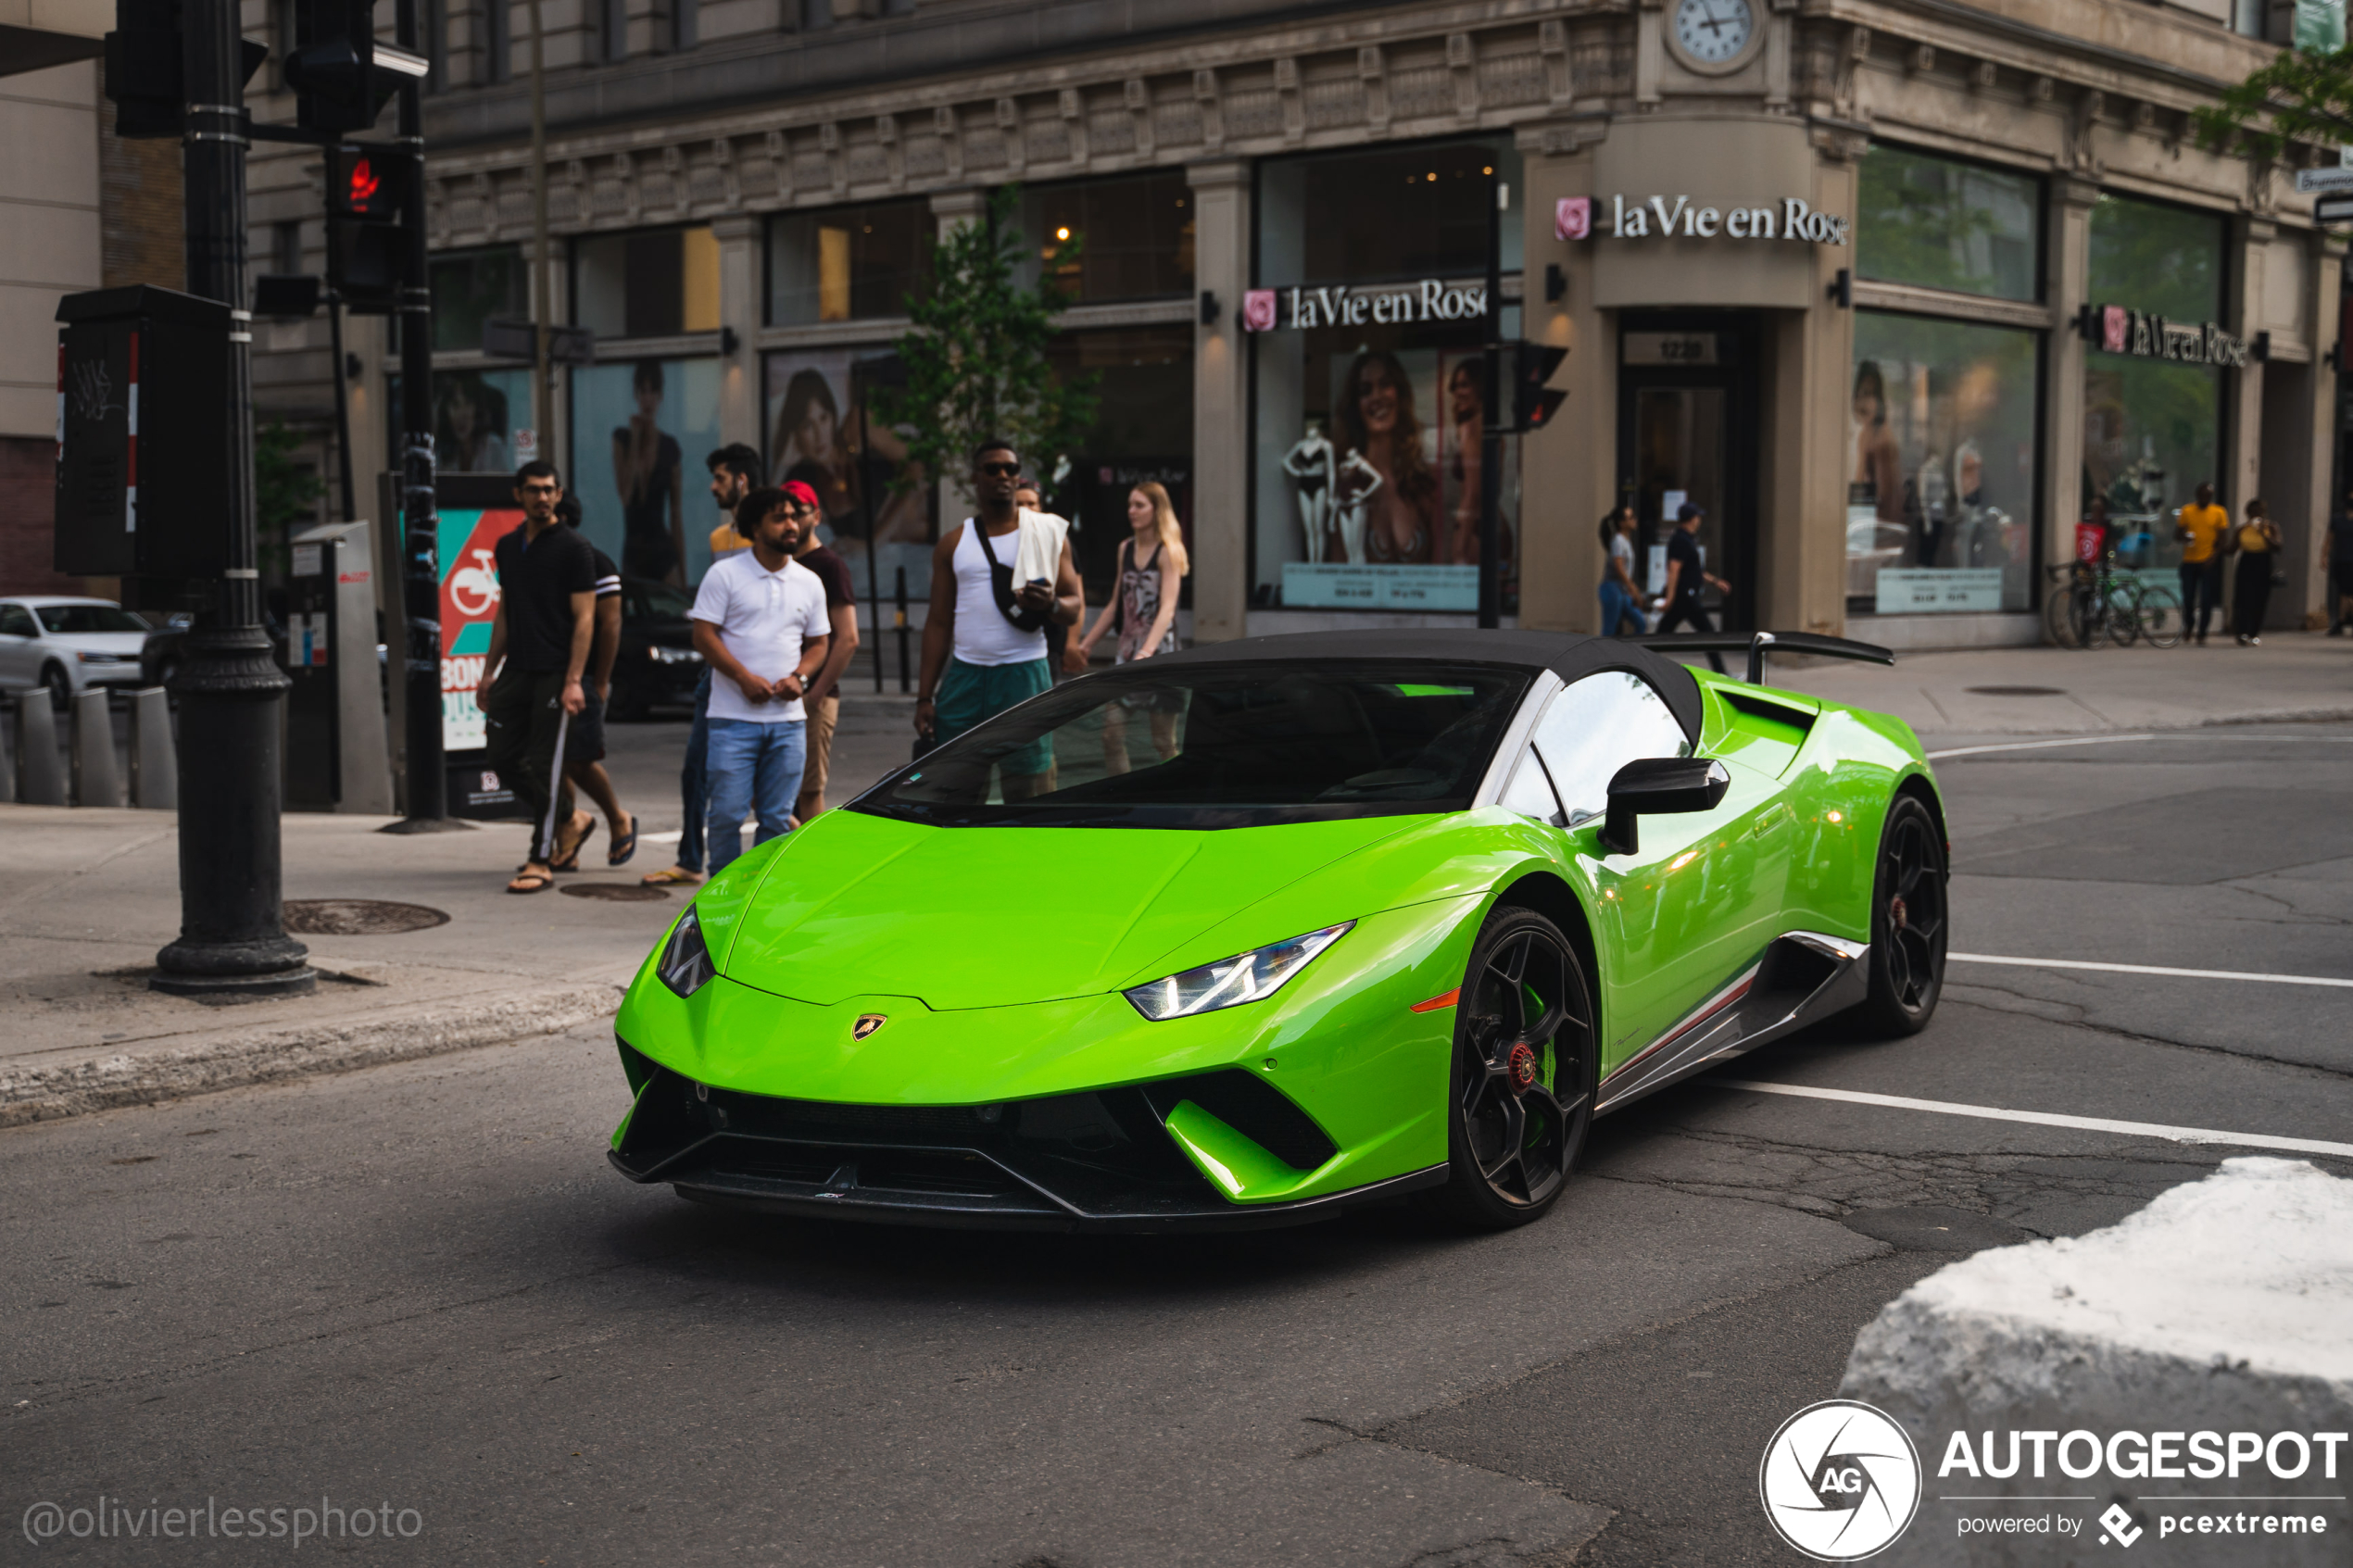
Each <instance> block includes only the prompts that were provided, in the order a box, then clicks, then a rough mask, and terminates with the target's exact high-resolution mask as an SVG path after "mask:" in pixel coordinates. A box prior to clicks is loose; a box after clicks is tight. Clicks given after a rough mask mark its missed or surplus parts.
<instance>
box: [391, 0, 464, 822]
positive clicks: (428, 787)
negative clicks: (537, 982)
mask: <svg viewBox="0 0 2353 1568" xmlns="http://www.w3.org/2000/svg"><path fill="white" fill-rule="evenodd" d="M394 15H395V21H394V28H395V35H394V36H395V40H396V42H397V43H398V44H399V45H400V47H402V48H403V49H407V50H410V51H412V52H414V51H415V50H416V49H417V46H418V44H417V0H399V5H398V6H397V7H396V10H395V13H394ZM398 140H399V144H400V146H401V147H402V148H403V149H405V150H406V151H408V152H409V154H411V155H412V156H414V157H415V158H416V160H417V175H418V177H417V178H416V179H414V180H412V181H410V182H409V190H408V194H407V196H406V198H405V199H404V200H403V202H402V203H401V208H400V225H401V238H402V239H403V241H404V242H405V243H406V244H407V245H408V247H409V259H408V268H407V270H408V274H409V281H408V283H407V285H406V286H405V287H403V288H402V289H401V291H400V316H399V320H400V530H401V562H402V568H403V570H402V576H401V588H402V597H403V600H404V602H405V604H406V607H407V608H408V611H409V628H408V631H409V636H408V650H409V659H408V699H409V700H408V719H409V734H408V736H407V739H408V755H409V771H408V780H407V784H408V791H407V795H408V803H409V815H408V816H407V817H405V818H404V819H402V820H401V821H399V822H395V823H393V824H392V825H391V826H390V827H389V828H387V829H386V830H385V831H386V832H389V833H446V832H448V831H450V830H451V829H453V828H463V827H464V826H465V825H466V824H465V823H463V822H453V821H452V820H451V819H450V816H449V779H448V772H447V769H446V768H445V767H444V765H443V759H442V750H441V540H440V533H441V512H440V508H439V506H438V505H437V504H436V503H435V501H434V454H433V291H432V289H431V288H430V287H428V286H427V282H426V277H425V182H424V160H425V136H424V86H423V83H422V82H420V81H419V80H418V79H416V78H415V77H408V78H405V79H403V81H402V82H401V84H400V119H399V138H398Z"/></svg>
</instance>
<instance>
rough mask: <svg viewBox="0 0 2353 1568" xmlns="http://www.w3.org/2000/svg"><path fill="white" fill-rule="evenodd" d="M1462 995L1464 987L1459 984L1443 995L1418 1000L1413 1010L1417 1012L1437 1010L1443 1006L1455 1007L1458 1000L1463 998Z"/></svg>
mask: <svg viewBox="0 0 2353 1568" xmlns="http://www.w3.org/2000/svg"><path fill="white" fill-rule="evenodd" d="M1462 997H1463V988H1462V987H1461V986H1459V985H1457V986H1455V987H1454V988H1453V990H1451V991H1449V992H1447V993H1446V994H1445V995H1444V996H1442V997H1431V998H1430V999H1429V1000H1428V1001H1426V1002H1416V1003H1415V1004H1414V1006H1413V1010H1414V1011H1416V1012H1436V1011H1438V1010H1440V1009H1441V1008H1451V1007H1453V1005H1454V1004H1455V1003H1456V1002H1458V1001H1460V1000H1462Z"/></svg>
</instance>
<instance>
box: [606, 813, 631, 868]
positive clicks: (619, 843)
mask: <svg viewBox="0 0 2353 1568" xmlns="http://www.w3.org/2000/svg"><path fill="white" fill-rule="evenodd" d="M636 853H637V819H636V818H635V816H632V817H631V818H630V819H629V831H628V832H627V833H617V834H612V843H611V845H610V847H607V849H606V850H605V864H607V865H609V866H625V865H627V864H628V863H629V861H630V858H631V857H632V856H634V855H635V854H636Z"/></svg>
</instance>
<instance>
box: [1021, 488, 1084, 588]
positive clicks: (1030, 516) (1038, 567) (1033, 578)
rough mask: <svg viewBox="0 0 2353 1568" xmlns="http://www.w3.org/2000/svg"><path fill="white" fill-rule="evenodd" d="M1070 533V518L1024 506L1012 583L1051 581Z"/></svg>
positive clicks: (1060, 563) (1060, 566) (1058, 567)
mask: <svg viewBox="0 0 2353 1568" xmlns="http://www.w3.org/2000/svg"><path fill="white" fill-rule="evenodd" d="M1069 533H1070V523H1069V521H1068V520H1067V519H1064V518H1059V517H1056V516H1055V515H1054V514H1053V513H1051V512H1033V511H1030V510H1028V509H1026V508H1024V509H1023V511H1022V514H1021V527H1020V529H1019V531H1018V537H1019V538H1020V541H1021V542H1020V544H1019V545H1018V546H1015V548H1014V550H1013V587H1014V588H1015V589H1016V590H1018V589H1020V588H1021V587H1022V585H1023V584H1024V583H1035V582H1037V581H1038V579H1039V578H1041V577H1042V578H1044V579H1045V580H1046V581H1047V582H1049V583H1051V582H1053V581H1054V580H1055V576H1056V574H1057V573H1058V572H1059V571H1060V570H1061V568H1062V558H1063V539H1064V538H1065V537H1066V536H1067V535H1068V534H1069Z"/></svg>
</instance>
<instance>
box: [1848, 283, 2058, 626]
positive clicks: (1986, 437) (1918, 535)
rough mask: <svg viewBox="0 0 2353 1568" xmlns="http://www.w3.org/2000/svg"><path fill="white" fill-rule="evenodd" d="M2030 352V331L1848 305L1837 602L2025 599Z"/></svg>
mask: <svg viewBox="0 0 2353 1568" xmlns="http://www.w3.org/2000/svg"><path fill="white" fill-rule="evenodd" d="M2040 358H2041V340H2040V338H2039V336H2038V334H2036V333H2034V332H2026V331H2020V330H2018V329H2015V328H2008V327H1989V326H1980V325H1977V324H1975V323H1973V322H1965V321H1944V320H1931V319H1928V318H1925V317H1918V316H1898V315H1893V314H1888V313H1885V312H1881V311H1868V310H1858V311H1856V315H1855V379H1854V383H1853V401H1852V405H1851V408H1850V412H1849V422H1848V426H1847V457H1846V473H1847V488H1846V495H1847V508H1846V593H1847V606H1848V608H1849V609H1851V610H1854V611H1857V612H1861V613H1877V614H1881V615H1901V614H1916V613H1921V612H1933V611H1956V610H2025V609H2030V608H2032V607H2033V590H2034V584H2033V562H2034V558H2035V550H2034V533H2035V527H2034V525H2035V508H2034V480H2035V472H2036V464H2037V455H2036V443H2035V430H2036V399H2037V393H2036V387H2037V385H2038V382H2039V368H2040V365H2039V362H2040Z"/></svg>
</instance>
